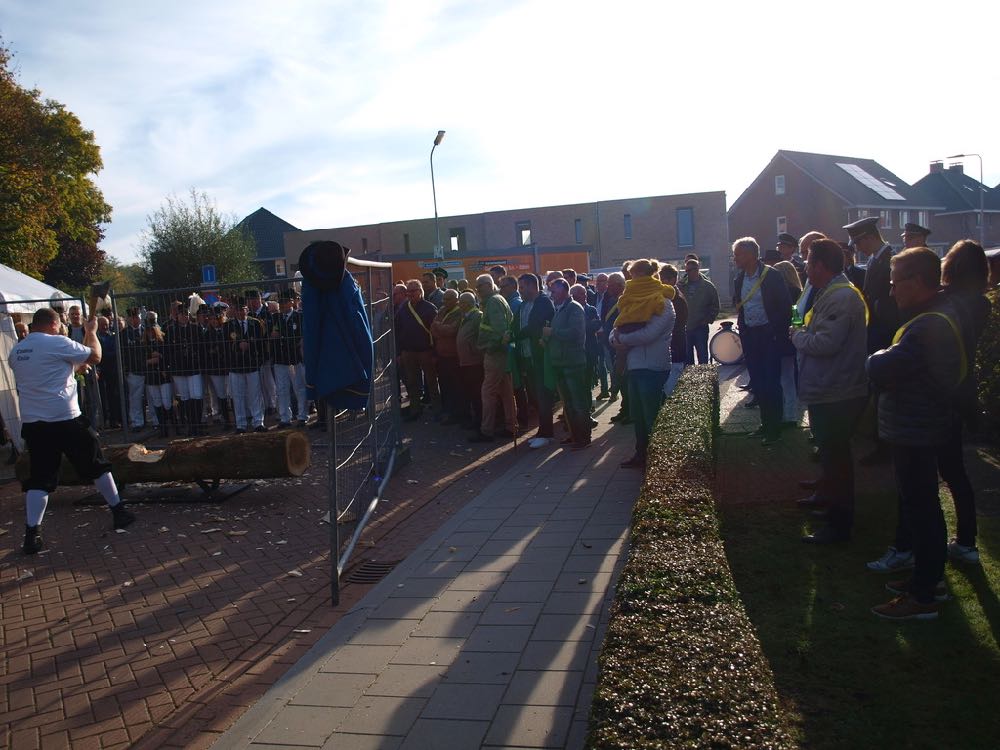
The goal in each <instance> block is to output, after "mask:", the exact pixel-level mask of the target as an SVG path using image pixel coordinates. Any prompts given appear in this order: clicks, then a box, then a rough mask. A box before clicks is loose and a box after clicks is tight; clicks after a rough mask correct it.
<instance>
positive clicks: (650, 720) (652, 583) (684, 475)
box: [588, 365, 795, 750]
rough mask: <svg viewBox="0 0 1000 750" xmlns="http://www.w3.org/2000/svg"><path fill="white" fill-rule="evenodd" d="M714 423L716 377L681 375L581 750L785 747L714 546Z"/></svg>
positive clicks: (763, 672) (756, 649) (657, 447)
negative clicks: (585, 741)
mask: <svg viewBox="0 0 1000 750" xmlns="http://www.w3.org/2000/svg"><path fill="white" fill-rule="evenodd" d="M718 420H719V379H718V373H717V371H716V369H715V367H714V366H711V365H706V366H699V367H689V368H687V370H685V372H684V375H683V377H682V378H681V380H680V383H678V385H677V389H676V390H675V391H674V395H673V397H672V398H671V399H670V400H669V401H668V402H667V405H666V407H665V408H664V409H663V410H661V412H660V416H659V418H658V419H657V422H656V427H655V429H654V432H653V435H652V436H651V440H650V447H649V456H648V468H647V469H646V480H645V483H644V484H643V488H642V492H641V494H640V495H639V499H638V501H637V503H636V507H635V511H634V514H633V524H632V536H631V541H630V551H629V557H628V560H627V562H626V564H625V568H624V570H623V571H622V575H621V578H620V579H619V581H618V586H617V590H616V592H615V601H614V605H613V608H612V613H611V622H610V625H609V627H608V633H607V636H606V637H605V641H604V647H603V650H602V652H601V658H600V673H599V676H598V680H597V689H596V692H595V695H594V703H593V708H592V710H591V716H590V735H589V737H588V747H589V748H601V749H602V750H603V749H604V748H609V749H610V748H616V749H617V748H637V749H638V748H675V747H689V748H700V747H704V748H791V747H794V746H795V745H794V743H793V742H792V740H791V739H790V738H789V735H788V734H787V732H786V731H785V729H784V726H783V723H782V719H781V717H780V714H779V712H778V698H777V692H776V690H775V687H774V679H773V675H772V674H771V670H770V667H769V666H768V664H767V660H766V659H765V658H764V655H763V653H762V652H761V648H760V643H759V642H758V640H757V636H756V633H755V632H754V629H753V626H752V625H751V623H750V620H749V618H748V617H747V614H746V611H745V610H744V608H743V604H742V602H741V601H740V598H739V593H738V592H737V591H736V587H735V585H734V584H733V579H732V574H731V572H730V570H729V563H728V561H727V560H726V553H725V549H724V547H723V544H722V540H721V538H720V535H719V523H718V519H717V517H716V513H715V498H714V494H713V488H714V483H715V450H716V445H715V436H716V435H717V434H718Z"/></svg>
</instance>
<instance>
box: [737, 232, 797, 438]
mask: <svg viewBox="0 0 1000 750" xmlns="http://www.w3.org/2000/svg"><path fill="white" fill-rule="evenodd" d="M733 262H734V264H735V265H736V267H737V268H738V269H739V274H738V275H737V276H736V284H735V287H734V294H733V298H734V300H735V302H736V309H737V310H738V311H739V328H740V341H741V342H742V343H743V354H744V357H745V358H746V363H747V370H748V371H749V373H750V380H751V381H752V382H753V386H754V395H755V397H756V399H757V402H758V403H759V404H760V429H759V430H758V431H757V432H755V433H754V435H759V436H760V437H762V438H763V440H762V445H764V446H769V445H773V444H774V443H776V442H777V441H778V438H779V436H780V435H779V430H780V428H781V416H782V414H781V412H782V403H783V399H782V391H781V355H782V351H783V350H784V348H785V345H786V343H787V341H788V326H789V323H790V322H791V319H792V312H791V311H792V299H791V298H790V297H789V295H788V287H787V286H786V285H785V281H784V278H783V277H782V275H781V274H780V273H778V272H776V271H774V270H773V269H771V268H770V267H769V266H766V265H764V264H763V263H762V262H761V260H760V245H758V244H757V240H755V239H754V238H753V237H743V238H741V239H738V240H736V242H734V243H733Z"/></svg>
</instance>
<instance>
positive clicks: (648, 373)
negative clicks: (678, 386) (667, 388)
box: [628, 370, 670, 456]
mask: <svg viewBox="0 0 1000 750" xmlns="http://www.w3.org/2000/svg"><path fill="white" fill-rule="evenodd" d="M668 375H670V371H669V370H629V371H628V399H629V400H628V410H629V416H630V417H632V421H633V422H634V424H635V452H636V454H637V455H640V456H645V455H646V448H647V446H648V445H649V434H650V433H651V432H652V431H653V424H654V423H655V422H656V415H657V414H659V413H660V406H661V405H662V404H663V385H664V383H666V382H667V376H668Z"/></svg>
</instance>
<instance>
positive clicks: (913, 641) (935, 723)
mask: <svg viewBox="0 0 1000 750" xmlns="http://www.w3.org/2000/svg"><path fill="white" fill-rule="evenodd" d="M786 443H787V445H786V446H785V447H783V449H782V450H781V451H779V452H776V453H774V452H773V453H771V454H767V453H765V452H764V450H763V449H760V448H759V447H758V446H757V445H756V442H753V441H749V440H747V439H745V438H739V437H729V436H726V437H723V438H722V442H721V451H720V463H719V472H720V477H721V476H723V474H722V473H723V472H726V475H727V476H729V477H743V478H744V479H743V480H739V479H735V480H734V479H732V478H730V479H725V480H720V482H719V484H720V495H719V505H720V508H719V512H720V519H721V522H722V533H723V537H724V539H725V544H726V551H727V555H728V557H729V561H730V565H731V567H732V571H733V577H734V579H735V582H736V586H737V588H738V589H739V591H740V593H741V595H742V597H743V600H744V602H745V604H746V608H747V611H748V613H749V615H750V618H751V620H752V621H753V623H754V625H755V627H756V628H757V631H758V633H759V635H760V640H761V643H762V645H763V648H764V652H765V654H766V655H767V658H768V660H769V661H770V664H771V667H772V669H773V670H774V674H775V680H776V684H777V688H778V691H779V694H780V696H781V700H782V704H783V706H784V708H785V710H786V712H787V714H788V719H789V726H790V728H791V729H792V731H793V732H796V733H797V739H798V740H799V742H800V743H801V745H802V746H803V747H807V748H869V747H871V748H910V747H913V748H957V749H962V750H964V749H965V748H970V749H971V748H990V749H996V748H1000V646H998V644H1000V563H998V560H1000V518H997V517H992V518H982V517H981V518H980V519H979V530H980V540H979V548H980V552H981V554H982V557H983V565H982V566H981V567H980V566H956V565H955V564H953V563H949V565H948V568H947V571H946V580H947V583H948V587H949V589H950V592H951V594H952V600H951V601H950V602H948V604H947V605H946V607H945V609H944V612H943V613H942V615H941V616H940V617H939V618H938V619H937V620H934V621H914V622H908V623H898V624H897V623H891V622H887V621H884V620H881V619H879V618H876V617H875V616H874V615H872V614H871V613H870V611H869V610H870V608H871V607H872V606H873V605H875V604H879V603H881V602H883V601H887V600H888V599H889V598H891V594H889V593H888V592H886V591H885V590H884V588H883V587H884V585H885V583H886V581H887V580H889V579H890V578H893V577H895V576H892V575H889V576H886V575H881V574H877V573H872V572H870V571H868V570H867V569H866V568H865V565H864V564H865V561H866V560H871V559H874V558H876V557H878V556H880V555H881V554H882V552H883V551H884V549H885V547H886V546H887V544H888V542H889V540H891V538H892V530H893V528H894V523H895V502H896V501H895V495H894V492H893V491H892V487H891V482H890V481H888V475H885V474H881V473H879V472H874V471H867V472H863V473H862V474H861V476H860V477H859V478H860V480H861V481H860V482H859V486H860V485H866V489H865V490H863V491H862V492H861V493H860V494H859V497H858V517H857V523H856V529H855V535H854V539H853V541H852V542H851V543H850V544H848V545H843V546H837V547H826V548H817V547H813V546H810V545H805V544H802V543H801V542H800V541H799V537H800V536H801V534H802V533H803V531H804V530H806V529H807V528H808V526H809V519H808V516H807V515H806V514H805V513H803V512H802V511H800V510H798V508H796V507H795V504H794V500H795V498H796V497H798V496H799V495H800V492H801V491H799V490H797V489H796V487H795V482H796V480H798V479H800V478H804V477H808V476H811V475H812V473H813V471H814V469H813V468H812V467H813V466H814V465H812V464H810V463H808V461H807V459H806V456H807V452H808V446H807V444H806V441H805V434H804V432H802V431H793V432H792V433H789V434H788V436H787V437H786ZM974 463H975V462H974ZM790 466H796V467H800V468H801V469H802V470H801V471H794V472H793V471H791V470H790V469H789V468H788V467H790ZM973 468H974V469H975V473H973V484H974V485H975V486H977V488H978V487H988V488H989V491H995V490H994V488H995V487H997V486H998V484H1000V482H998V481H997V474H996V470H995V466H994V468H993V469H992V470H991V469H990V467H989V466H987V465H986V464H983V465H979V466H975V467H973ZM747 478H749V479H747ZM984 482H991V483H992V484H989V485H985V484H983V483H984ZM989 491H988V492H987V493H986V494H987V495H989V494H990V492H989ZM942 499H943V501H944V507H945V509H946V515H947V516H948V520H949V528H950V529H954V516H953V514H952V509H951V498H950V497H949V496H948V495H947V494H946V491H945V490H944V488H942Z"/></svg>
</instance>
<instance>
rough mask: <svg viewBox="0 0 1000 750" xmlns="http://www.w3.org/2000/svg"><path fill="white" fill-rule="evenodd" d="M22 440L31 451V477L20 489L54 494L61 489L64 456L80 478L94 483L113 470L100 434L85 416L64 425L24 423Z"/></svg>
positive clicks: (69, 420)
mask: <svg viewBox="0 0 1000 750" xmlns="http://www.w3.org/2000/svg"><path fill="white" fill-rule="evenodd" d="M21 437H23V438H24V442H25V444H26V446H27V448H28V454H29V455H28V457H29V459H30V462H31V474H30V475H29V476H28V479H27V481H25V482H22V483H21V489H23V490H24V491H25V492H27V491H28V490H44V491H45V492H52V491H53V490H55V488H56V487H57V486H59V464H60V463H61V462H62V456H63V454H64V453H65V454H66V458H68V459H69V461H70V463H71V464H73V468H75V469H76V473H77V474H79V476H80V478H81V479H86V480H90V481H93V480H95V479H97V478H98V477H99V476H101V475H102V474H107V473H108V472H109V471H111V464H110V463H109V462H108V461H106V460H105V459H104V453H102V452H101V443H100V441H99V440H98V438H97V432H96V431H95V430H94V428H93V427H91V426H90V420H88V419H87V418H86V417H84V416H79V417H77V418H76V419H68V420H66V421H65V422H25V423H24V424H23V425H21Z"/></svg>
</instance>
